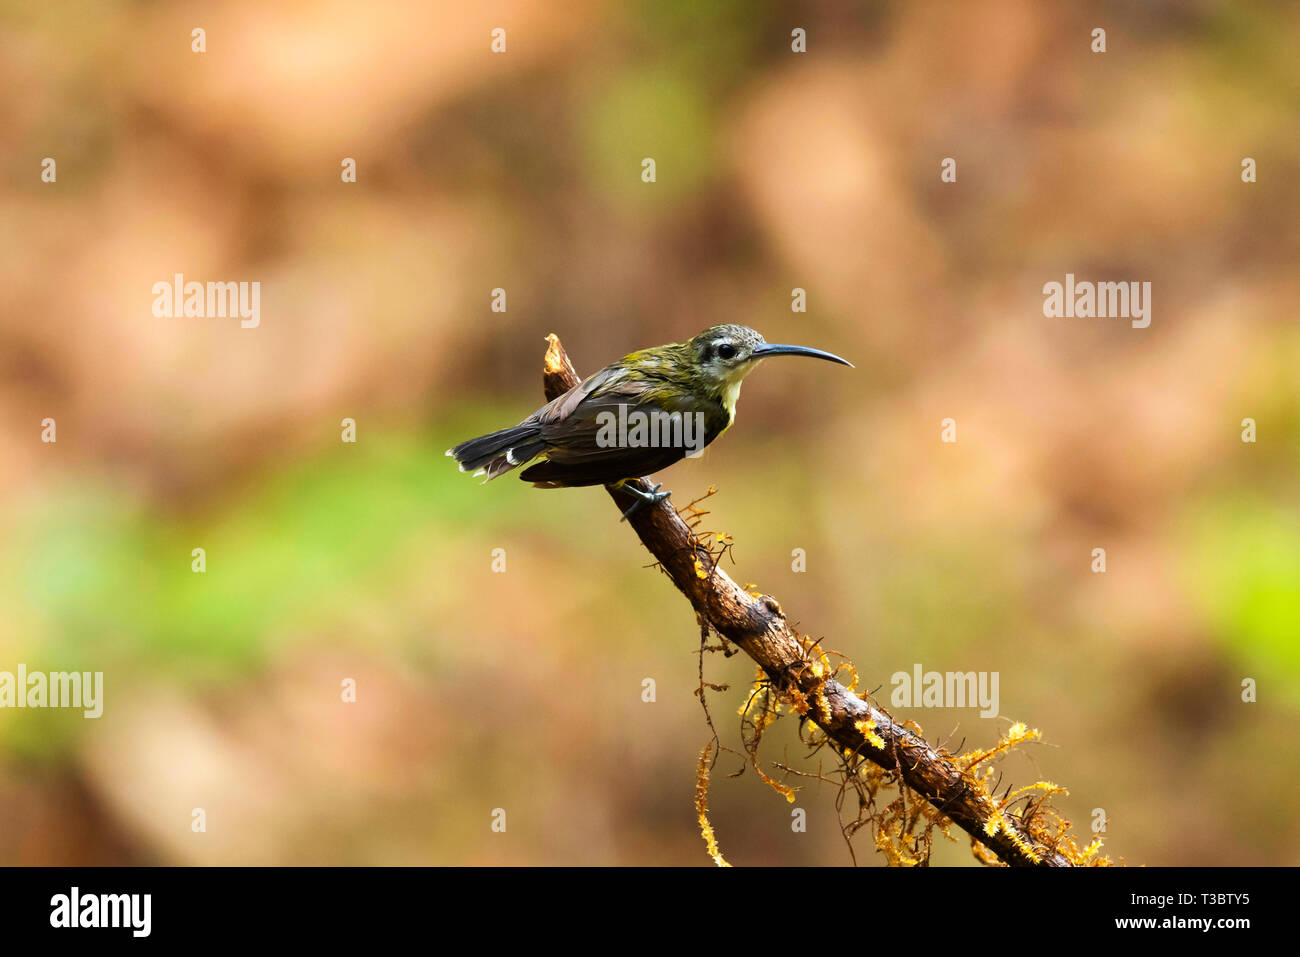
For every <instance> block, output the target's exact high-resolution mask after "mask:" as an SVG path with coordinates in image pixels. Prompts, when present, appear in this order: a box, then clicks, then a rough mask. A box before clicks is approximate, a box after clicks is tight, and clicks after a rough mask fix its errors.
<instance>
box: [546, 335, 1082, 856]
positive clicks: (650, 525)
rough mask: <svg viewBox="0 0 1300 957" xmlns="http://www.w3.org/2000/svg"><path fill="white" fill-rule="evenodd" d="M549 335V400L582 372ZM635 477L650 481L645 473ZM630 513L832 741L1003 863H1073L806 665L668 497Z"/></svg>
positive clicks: (717, 624) (776, 611) (681, 584)
mask: <svg viewBox="0 0 1300 957" xmlns="http://www.w3.org/2000/svg"><path fill="white" fill-rule="evenodd" d="M547 341H548V342H549V343H550V345H549V347H548V348H547V350H546V363H545V368H544V372H543V385H544V387H545V390H546V397H547V398H548V399H552V398H554V397H555V396H557V395H560V394H562V393H564V392H567V391H568V390H569V389H571V388H572V387H573V386H575V385H577V384H578V383H579V381H580V379H579V377H578V374H577V373H576V372H575V371H574V369H573V365H572V363H570V362H569V357H568V355H567V354H566V353H565V351H564V347H563V346H562V345H561V344H560V340H559V337H558V336H556V335H554V334H552V335H550V336H548V337H547ZM637 481H638V482H639V483H640V487H641V488H643V489H647V490H648V486H647V485H646V483H645V482H644V480H640V479H638V480H637ZM609 494H610V495H611V496H612V497H613V499H614V501H615V502H616V503H617V504H618V506H619V508H620V509H627V508H628V507H629V506H630V505H631V504H632V502H633V498H632V496H630V495H628V494H627V493H626V492H621V491H617V490H614V489H610V490H609ZM629 521H630V523H631V525H632V527H633V529H635V531H636V533H637V536H638V537H640V539H641V543H642V544H643V545H645V547H646V548H648V549H649V550H650V553H651V554H652V555H654V557H655V558H656V559H658V560H659V563H660V565H662V566H663V569H664V570H665V571H666V572H667V573H668V575H669V577H670V578H671V579H672V581H673V584H674V585H676V586H677V589H678V590H679V591H680V592H681V593H682V594H683V595H685V596H686V598H687V599H688V600H689V601H690V603H691V606H692V607H693V608H694V609H695V612H696V614H697V615H698V616H700V618H701V619H703V621H704V622H707V624H709V625H710V626H712V628H713V629H714V630H715V631H717V632H718V633H719V634H721V635H724V636H725V637H726V638H728V639H730V640H731V641H733V642H735V643H736V644H737V645H738V646H739V647H740V648H741V650H742V651H744V652H745V653H746V654H747V655H749V656H750V657H751V658H753V659H754V661H755V662H757V663H758V664H759V666H760V667H761V668H762V669H763V671H764V672H766V674H767V676H768V678H769V679H770V680H771V681H772V683H773V684H774V685H775V686H776V687H777V688H778V689H781V690H784V691H786V692H795V693H797V694H798V695H801V696H802V697H803V698H804V699H806V700H807V701H809V702H814V704H813V706H812V707H810V708H809V710H808V716H809V717H810V718H811V719H812V720H813V721H815V722H816V723H817V725H818V726H819V727H821V729H822V730H823V731H824V732H825V733H826V734H827V736H828V737H829V738H830V739H831V740H832V741H834V742H835V743H836V744H837V745H839V746H840V747H841V748H844V749H848V750H849V751H851V752H854V753H856V754H860V755H862V756H863V757H864V758H867V759H868V760H870V761H872V762H874V763H875V764H877V765H879V766H880V767H882V768H884V769H885V770H886V771H890V772H896V771H897V772H900V773H901V776H902V778H903V781H904V782H905V783H906V784H907V786H908V787H910V788H911V789H912V790H913V791H915V792H916V793H917V794H919V795H920V796H921V797H922V798H924V799H925V800H926V801H929V802H930V804H932V805H933V806H934V807H935V808H937V809H938V810H939V811H940V812H941V813H942V814H943V815H945V816H947V817H948V818H950V819H951V820H952V821H954V822H955V823H956V824H957V825H958V826H959V827H961V828H962V829H963V830H965V831H966V832H967V833H969V834H970V835H971V836H972V837H973V838H975V839H976V840H978V841H979V842H980V843H981V844H983V845H984V846H985V847H987V848H988V849H989V850H991V851H993V852H994V853H995V854H996V855H997V856H998V858H999V859H1000V860H1002V861H1003V862H1004V863H1006V864H1011V865H1025V866H1054V867H1069V866H1071V862H1070V861H1069V859H1067V858H1066V857H1065V855H1063V854H1062V853H1060V852H1059V851H1057V850H1055V849H1053V848H1050V847H1047V846H1045V845H1044V844H1043V843H1042V842H1041V841H1038V840H1037V839H1035V838H1034V837H1033V836H1032V835H1030V834H1029V833H1027V831H1026V830H1025V829H1024V828H1023V827H1022V826H1021V825H1020V824H1019V822H1017V821H1015V820H1014V819H1013V818H1012V817H1010V816H1009V815H1007V814H1005V813H1004V812H1003V811H1002V809H1000V808H999V807H998V806H997V804H996V803H995V802H994V800H993V799H992V798H991V797H990V796H989V795H988V794H987V793H986V792H985V791H984V790H983V788H980V787H978V786H976V785H973V784H972V783H971V781H970V779H969V776H968V775H967V776H963V773H962V768H960V767H959V766H957V765H956V764H954V763H953V762H952V760H951V759H950V758H947V757H945V756H944V755H941V754H940V753H939V752H938V751H936V750H935V749H934V748H933V747H932V746H931V745H930V744H929V743H928V742H927V741H925V739H924V738H921V737H920V736H919V735H917V734H914V733H913V732H911V731H909V730H908V729H906V728H904V727H903V726H902V725H900V724H898V723H897V722H895V721H894V719H893V718H892V717H890V716H889V715H888V714H886V713H885V712H884V711H881V710H880V709H879V708H877V707H875V706H874V705H872V704H870V703H869V702H867V701H864V700H862V699H861V698H859V697H858V696H857V695H855V694H853V693H852V692H850V691H849V690H848V689H847V688H845V687H844V686H843V685H841V684H840V683H839V682H837V681H834V680H832V679H830V678H829V677H828V676H827V675H825V673H824V669H819V668H815V667H813V662H812V660H811V659H810V658H809V656H808V653H807V651H806V650H805V648H804V645H803V643H802V642H801V641H800V640H799V638H798V636H797V635H796V634H795V633H794V631H793V629H791V628H790V626H789V625H788V623H787V622H786V618H785V614H784V613H783V612H782V611H781V606H780V605H779V604H778V603H777V601H776V599H775V598H772V597H771V596H770V595H763V596H761V597H758V598H754V597H753V596H751V595H750V594H748V593H747V592H746V591H745V590H744V589H742V588H741V587H740V586H739V585H737V584H736V583H735V582H734V581H733V580H732V579H731V577H730V576H729V575H728V574H727V573H726V572H725V571H723V570H722V569H721V568H720V567H718V566H717V564H716V563H715V561H714V558H713V556H712V554H711V553H710V552H709V550H708V548H707V547H705V545H704V544H703V543H702V542H700V541H699V540H697V539H696V537H695V535H694V534H693V533H692V532H691V530H690V528H689V527H687V525H686V523H685V522H684V521H682V519H681V517H680V516H679V515H678V514H677V510H676V509H674V508H673V507H672V506H671V505H670V504H669V503H667V502H660V503H658V504H656V505H647V506H645V507H643V508H640V509H638V510H637V512H636V513H635V514H634V515H633V516H632V518H631V519H630V520H629ZM819 672H820V673H819ZM873 742H874V743H873Z"/></svg>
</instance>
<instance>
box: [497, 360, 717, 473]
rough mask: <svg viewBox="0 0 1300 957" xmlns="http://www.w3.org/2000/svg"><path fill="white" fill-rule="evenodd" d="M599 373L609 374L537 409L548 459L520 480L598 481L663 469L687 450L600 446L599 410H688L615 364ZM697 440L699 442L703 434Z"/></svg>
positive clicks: (654, 385) (659, 386)
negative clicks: (581, 390)
mask: <svg viewBox="0 0 1300 957" xmlns="http://www.w3.org/2000/svg"><path fill="white" fill-rule="evenodd" d="M603 372H610V373H611V374H609V375H606V376H604V377H603V378H602V379H601V381H600V382H597V383H592V387H591V388H590V389H587V390H586V391H585V394H575V393H576V392H577V390H573V392H571V393H566V394H565V395H563V396H560V397H559V399H558V400H557V404H556V406H555V408H554V409H550V408H548V409H543V410H542V413H541V414H539V419H538V424H539V425H540V426H541V428H542V438H543V439H544V440H545V441H546V444H547V446H548V448H547V450H546V452H545V455H546V459H547V461H545V462H539V463H538V464H537V465H534V466H532V467H531V468H529V469H528V470H527V471H526V472H525V473H523V474H522V475H521V476H520V478H522V479H524V480H525V481H528V482H548V483H550V482H553V483H556V484H564V485H602V484H608V483H610V482H616V481H618V480H620V479H625V478H636V477H639V476H642V475H648V474H650V473H651V472H655V471H658V470H659V469H662V468H666V467H667V466H669V465H672V464H673V463H674V462H676V461H678V460H679V459H681V458H682V457H683V456H684V455H685V454H686V452H687V451H689V449H688V448H687V447H685V446H683V445H655V446H619V445H601V444H600V442H599V441H598V437H599V433H600V431H601V428H602V426H603V425H604V424H605V421H607V420H605V419H604V417H603V416H602V413H609V414H612V415H614V416H615V417H618V418H621V417H620V415H619V413H620V411H622V412H623V416H626V415H628V414H630V413H631V412H633V411H640V412H645V413H649V412H659V413H663V412H673V411H679V412H688V411H690V410H689V409H688V408H683V405H684V404H685V403H683V402H681V401H678V400H674V399H673V398H672V397H671V395H665V393H664V391H663V386H664V383H662V382H656V381H655V380H649V381H647V380H643V379H637V380H629V379H627V378H625V377H624V376H623V374H622V373H623V370H621V369H617V368H616V369H613V370H602V373H603ZM597 375H601V373H597ZM593 378H594V377H593ZM589 381H590V380H589ZM586 385H588V383H583V386H586ZM583 386H579V387H577V388H578V389H582V387H583ZM547 413H549V414H547ZM699 441H700V442H703V441H704V439H703V437H701V438H700V439H699Z"/></svg>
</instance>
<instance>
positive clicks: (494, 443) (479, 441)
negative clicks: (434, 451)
mask: <svg viewBox="0 0 1300 957" xmlns="http://www.w3.org/2000/svg"><path fill="white" fill-rule="evenodd" d="M541 433H542V430H541V428H540V427H539V426H537V425H534V424H530V423H525V424H522V425H515V426H511V427H510V428H508V429H500V430H499V431H496V432H489V433H488V434H487V435H480V436H479V437H478V438H475V439H470V440H469V441H467V442H462V443H461V444H460V445H458V446H456V447H455V448H452V449H448V450H447V454H448V455H450V456H451V457H452V458H453V459H455V460H456V462H457V463H458V464H459V465H460V470H461V471H462V472H468V471H470V470H471V469H478V470H479V471H478V472H476V473H475V474H476V475H478V474H482V475H486V476H487V478H486V479H485V480H484V481H488V482H490V481H492V479H494V478H496V477H497V476H498V475H503V474H505V473H506V472H509V471H510V470H511V469H513V468H515V467H516V466H518V465H523V464H524V463H525V462H527V461H528V460H529V459H532V458H535V457H536V456H537V455H538V453H540V452H542V451H544V450H545V449H546V442H545V441H544V440H542V439H541V438H540V436H541Z"/></svg>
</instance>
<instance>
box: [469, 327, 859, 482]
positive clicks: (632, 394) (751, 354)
mask: <svg viewBox="0 0 1300 957" xmlns="http://www.w3.org/2000/svg"><path fill="white" fill-rule="evenodd" d="M777 355H806V356H813V357H815V358H819V359H828V360H830V361H832V362H839V363H842V364H843V365H850V363H848V362H846V361H845V360H843V359H841V358H840V357H839V356H835V355H832V354H831V353H829V352H821V351H819V350H817V349H808V348H805V347H803V346H784V345H772V344H769V343H768V342H766V341H764V339H763V337H762V336H761V335H759V334H758V333H757V332H755V331H754V330H753V329H750V328H748V327H747V326H737V325H724V326H714V327H713V328H711V329H706V330H704V331H703V332H701V333H700V334H699V335H697V336H695V337H694V338H693V339H691V340H690V341H688V342H681V343H671V344H669V345H666V346H656V347H654V348H652V349H642V350H640V351H639V352H633V353H631V354H629V355H626V356H624V357H623V358H622V359H620V360H619V361H618V362H615V363H613V364H612V365H608V366H606V367H605V368H603V369H601V370H600V371H599V372H597V373H595V374H594V375H592V376H591V377H589V378H588V379H586V380H585V381H584V382H582V383H580V384H579V385H576V386H574V387H573V388H572V389H570V390H569V391H568V392H566V393H565V394H564V395H562V396H559V397H557V398H556V399H554V400H552V401H551V402H548V403H547V404H546V405H544V406H542V407H541V408H540V409H538V410H537V411H536V412H534V413H533V414H532V415H530V416H529V417H528V418H526V419H524V420H523V421H522V422H520V423H519V424H518V425H516V426H512V427H511V428H508V429H502V430H500V431H499V432H492V433H490V434H488V435H483V436H479V437H478V438H475V439H470V440H469V441H468V442H462V443H461V444H460V445H458V446H456V447H455V448H454V449H449V450H448V452H447V454H448V455H450V456H452V458H454V459H455V460H456V461H457V462H458V463H459V464H460V468H461V471H469V470H470V469H477V470H478V472H476V473H475V474H481V475H486V476H487V479H486V481H491V480H492V479H494V478H496V477H497V476H499V475H503V474H505V473H506V472H509V471H511V470H512V469H514V468H517V467H518V466H521V465H525V464H527V463H529V462H531V461H533V460H534V459H540V461H538V462H536V463H535V464H533V465H531V466H530V467H529V468H527V469H525V470H524V471H523V472H522V473H520V478H522V479H523V480H524V481H526V482H532V483H534V484H535V485H538V486H541V487H544V488H559V487H569V486H581V485H618V484H620V483H621V482H623V481H625V480H627V479H633V478H639V477H641V476H643V475H649V474H651V473H653V472H657V471H659V470H660V469H663V468H666V467H668V466H669V465H672V464H673V463H674V462H677V461H678V460H680V459H682V458H683V457H685V456H686V455H687V454H688V453H690V452H692V451H693V449H694V448H696V447H698V448H702V447H703V446H705V445H708V444H709V443H710V442H712V441H713V440H714V439H716V438H717V437H718V436H719V435H721V434H722V433H723V432H725V431H726V430H727V428H728V427H729V426H730V425H731V423H732V422H733V421H734V420H735V417H736V400H737V398H738V397H739V395H740V384H741V382H743V381H744V378H745V376H747V375H748V374H749V373H750V372H752V371H753V370H754V368H755V367H756V366H757V365H758V364H759V363H760V362H761V361H762V360H763V359H765V358H767V357H769V356H777ZM675 413H680V414H681V415H682V416H690V417H691V421H692V422H697V423H699V424H700V425H701V426H702V431H703V436H702V439H701V438H700V437H698V436H695V437H693V441H694V443H695V444H694V445H692V444H691V441H689V440H688V441H686V442H682V441H676V442H673V443H671V444H661V445H650V446H647V445H644V444H640V445H639V444H636V443H635V442H627V441H622V439H624V438H626V436H623V435H620V436H619V439H620V441H616V442H613V443H611V442H610V441H609V436H610V431H609V426H610V423H611V422H612V421H616V420H617V421H623V422H626V421H628V419H629V417H630V418H631V420H633V421H635V420H636V416H637V414H641V415H643V416H657V417H659V418H663V417H665V416H672V415H673V414H675ZM697 415H698V417H696V416H697ZM620 416H622V419H619V417H620ZM602 430H605V431H602ZM677 434H678V435H679V436H680V435H681V433H680V432H679V433H677ZM659 495H660V496H661V497H663V496H666V495H667V493H659Z"/></svg>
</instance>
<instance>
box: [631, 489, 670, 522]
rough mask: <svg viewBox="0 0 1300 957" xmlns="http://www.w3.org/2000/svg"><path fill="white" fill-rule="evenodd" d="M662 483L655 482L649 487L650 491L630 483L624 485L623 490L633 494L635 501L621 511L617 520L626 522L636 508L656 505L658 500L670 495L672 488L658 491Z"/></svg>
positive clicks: (660, 500) (634, 512)
mask: <svg viewBox="0 0 1300 957" xmlns="http://www.w3.org/2000/svg"><path fill="white" fill-rule="evenodd" d="M663 484H664V483H663V482H655V484H654V485H653V486H651V487H650V491H648V492H643V491H641V490H640V489H639V488H636V487H634V486H632V485H624V486H623V491H624V492H627V494H628V495H632V496H635V498H636V501H635V502H633V503H632V505H631V507H630V508H629V509H628V510H627V511H626V512H624V513H623V517H622V518H620V519H619V521H620V522H626V521H627V520H628V519H629V518H631V517H632V516H633V515H635V514H636V511H637V509H639V508H640V507H641V506H643V505H647V504H648V505H658V504H659V503H660V502H662V501H664V500H665V499H667V498H668V496H669V495H672V494H673V490H672V489H669V490H668V491H666V492H661V491H659V488H660V486H661V485H663Z"/></svg>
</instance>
